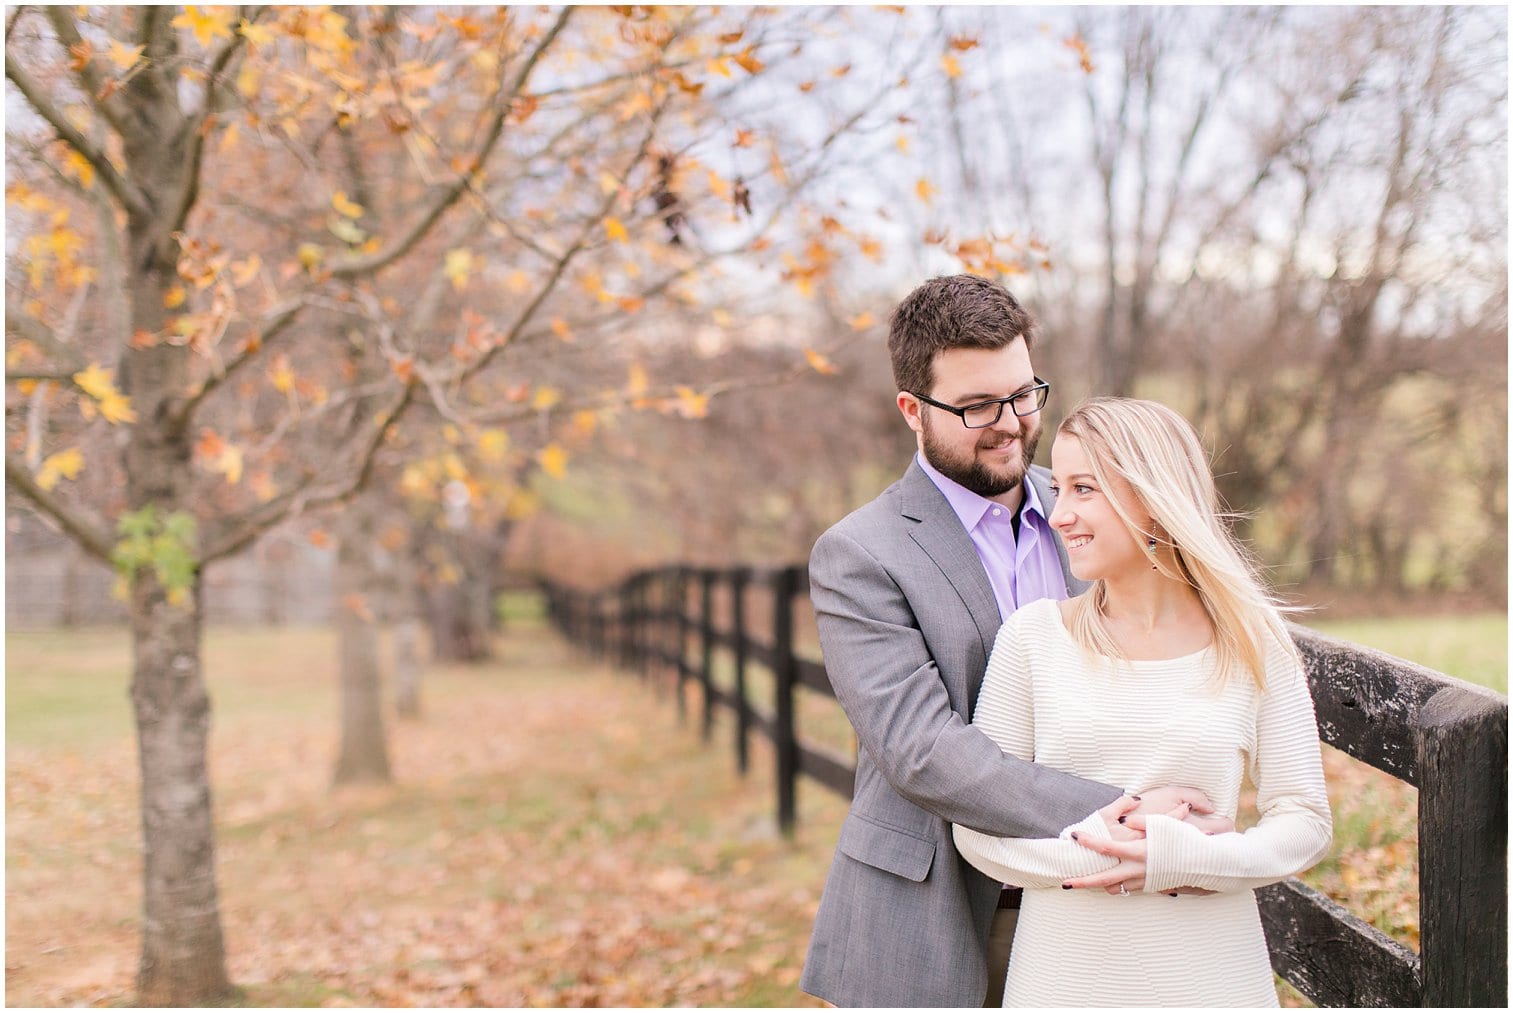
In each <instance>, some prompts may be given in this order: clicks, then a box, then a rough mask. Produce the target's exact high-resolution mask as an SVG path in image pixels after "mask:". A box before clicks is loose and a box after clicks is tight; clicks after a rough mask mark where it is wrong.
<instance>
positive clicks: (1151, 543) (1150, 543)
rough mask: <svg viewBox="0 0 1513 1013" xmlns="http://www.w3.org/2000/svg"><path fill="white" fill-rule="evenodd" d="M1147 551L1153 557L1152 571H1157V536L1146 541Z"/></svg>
mask: <svg viewBox="0 0 1513 1013" xmlns="http://www.w3.org/2000/svg"><path fill="white" fill-rule="evenodd" d="M1145 551H1146V552H1149V553H1150V556H1151V569H1152V570H1154V569H1156V536H1155V535H1151V536H1150V537H1149V538H1147V539H1146V540H1145Z"/></svg>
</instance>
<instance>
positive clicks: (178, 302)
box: [163, 285, 184, 310]
mask: <svg viewBox="0 0 1513 1013" xmlns="http://www.w3.org/2000/svg"><path fill="white" fill-rule="evenodd" d="M182 305H184V286H183V285H175V286H173V288H171V289H169V290H168V291H167V292H164V293H163V308H164V309H170V310H172V309H178V308H179V307H180V306H182Z"/></svg>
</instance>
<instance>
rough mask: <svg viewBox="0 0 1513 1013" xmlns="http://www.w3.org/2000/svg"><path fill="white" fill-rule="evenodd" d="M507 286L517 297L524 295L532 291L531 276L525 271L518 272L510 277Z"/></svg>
mask: <svg viewBox="0 0 1513 1013" xmlns="http://www.w3.org/2000/svg"><path fill="white" fill-rule="evenodd" d="M505 284H506V285H507V286H509V290H510V291H511V292H513V293H515V294H516V295H524V294H525V293H527V292H529V291H530V290H531V276H530V275H528V274H526V273H525V272H524V271H516V272H515V273H514V274H512V275H510V278H509V281H506V282H505Z"/></svg>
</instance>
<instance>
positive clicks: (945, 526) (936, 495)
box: [900, 461, 1003, 656]
mask: <svg viewBox="0 0 1513 1013" xmlns="http://www.w3.org/2000/svg"><path fill="white" fill-rule="evenodd" d="M902 492H903V496H902V507H901V510H900V512H901V513H902V514H903V515H904V516H905V517H908V518H910V519H912V520H914V521H917V522H918V523H916V524H914V525H913V526H911V528H910V530H909V536H910V537H911V538H913V539H914V541H915V542H916V543H917V544H918V545H919V547H920V548H921V549H923V550H924V551H925V554H926V555H928V556H929V557H930V558H931V559H932V560H934V561H935V565H936V566H938V567H940V572H941V573H942V574H944V575H945V578H946V580H948V581H950V582H951V586H952V587H953V588H955V589H956V593H957V594H958V595H960V596H961V600H962V603H963V604H965V605H966V607H967V612H969V613H970V614H971V616H972V623H973V625H975V626H976V627H977V634H978V636H980V637H981V638H982V648H983V654H984V656H986V655H987V654H988V653H990V652H991V651H992V650H993V641H994V639H995V638H997V636H998V628H999V627H1000V626H1002V625H1003V619H1002V617H1001V616H999V614H998V599H997V598H995V597H994V596H993V585H992V584H990V583H988V573H987V571H986V570H984V569H983V567H982V560H980V559H978V558H977V550H976V549H975V548H973V546H972V539H971V538H970V537H969V536H968V535H967V532H966V530H965V529H964V528H962V526H961V518H959V517H957V516H956V511H954V510H952V509H951V504H950V503H948V502H946V497H945V496H944V495H942V494H941V491H940V490H939V489H937V488H936V487H935V483H934V482H932V481H930V476H928V475H926V474H925V473H924V471H923V470H921V469H920V467H919V463H918V462H917V461H916V462H915V463H913V464H910V465H909V470H908V471H906V472H904V478H903V488H902Z"/></svg>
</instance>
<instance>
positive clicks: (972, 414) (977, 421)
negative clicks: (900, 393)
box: [910, 376, 1051, 429]
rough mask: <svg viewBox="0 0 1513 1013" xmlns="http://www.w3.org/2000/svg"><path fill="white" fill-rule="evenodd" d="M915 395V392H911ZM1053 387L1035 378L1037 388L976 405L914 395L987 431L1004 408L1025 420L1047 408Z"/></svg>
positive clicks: (996, 420) (973, 427) (970, 424)
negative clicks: (952, 402)
mask: <svg viewBox="0 0 1513 1013" xmlns="http://www.w3.org/2000/svg"><path fill="white" fill-rule="evenodd" d="M910 393H911V394H913V393H914V392H913V391H910ZM1050 393H1051V385H1050V384H1048V383H1046V382H1045V381H1044V380H1042V379H1041V378H1040V377H1038V376H1037V377H1035V386H1033V387H1029V388H1026V389H1025V390H1022V391H1020V392H1019V393H1018V394H1011V395H1009V396H1008V397H1001V398H996V399H994V400H992V401H978V402H977V403H976V404H969V405H962V406H961V407H960V408H958V407H956V406H955V405H949V404H942V403H941V402H939V401H936V400H935V399H934V398H928V397H925V396H924V395H923V394H914V396H915V397H917V398H919V399H920V400H921V401H923V402H924V403H925V404H927V405H934V406H935V407H936V408H939V409H940V410H941V411H947V412H950V413H951V414H952V415H955V416H957V417H958V418H960V419H961V424H962V425H964V426H966V427H967V428H968V429H986V428H988V427H989V426H991V425H995V424H997V422H998V420H999V419H1000V418H1002V417H1003V406H1004V405H1008V406H1009V407H1010V408H1012V409H1014V414H1015V415H1018V416H1019V417H1020V418H1023V417H1024V416H1026V415H1034V414H1035V413H1036V412H1038V411H1040V409H1042V408H1044V407H1045V399H1046V398H1047V397H1049V396H1050Z"/></svg>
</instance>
